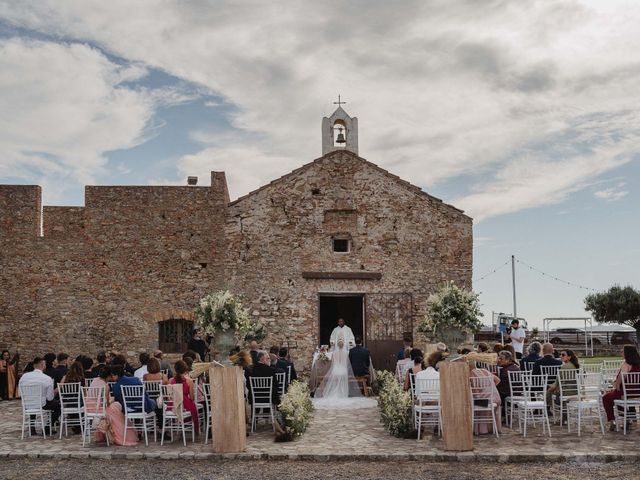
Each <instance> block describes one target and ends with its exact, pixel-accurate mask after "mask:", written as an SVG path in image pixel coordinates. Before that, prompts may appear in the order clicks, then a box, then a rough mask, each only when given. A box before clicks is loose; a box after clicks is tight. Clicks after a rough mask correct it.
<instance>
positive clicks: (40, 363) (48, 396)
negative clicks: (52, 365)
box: [18, 357, 60, 435]
mask: <svg viewBox="0 0 640 480" xmlns="http://www.w3.org/2000/svg"><path fill="white" fill-rule="evenodd" d="M44 368H45V362H44V358H42V357H36V358H34V359H33V371H32V372H28V373H23V374H22V376H21V377H20V382H18V387H19V388H20V389H22V388H24V387H28V386H31V385H37V386H39V387H40V388H41V395H42V399H41V403H40V404H41V405H42V408H43V409H44V410H48V411H50V412H51V425H54V424H55V423H56V421H57V420H58V417H59V416H60V403H59V402H58V401H57V400H56V398H55V396H56V393H57V392H56V391H55V390H54V388H53V379H52V378H51V377H49V376H48V375H45V374H44V372H43V370H44ZM46 434H47V435H51V434H53V432H52V431H50V430H48V429H47V430H46Z"/></svg>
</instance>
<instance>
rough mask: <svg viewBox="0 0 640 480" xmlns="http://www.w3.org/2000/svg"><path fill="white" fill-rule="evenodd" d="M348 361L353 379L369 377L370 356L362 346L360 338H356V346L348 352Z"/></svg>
mask: <svg viewBox="0 0 640 480" xmlns="http://www.w3.org/2000/svg"><path fill="white" fill-rule="evenodd" d="M349 361H350V362H351V368H352V369H353V375H354V376H355V377H366V376H369V364H370V363H371V356H370V355H369V350H367V349H366V348H364V347H363V346H362V337H360V336H359V335H358V336H356V346H355V347H353V348H352V349H351V350H349Z"/></svg>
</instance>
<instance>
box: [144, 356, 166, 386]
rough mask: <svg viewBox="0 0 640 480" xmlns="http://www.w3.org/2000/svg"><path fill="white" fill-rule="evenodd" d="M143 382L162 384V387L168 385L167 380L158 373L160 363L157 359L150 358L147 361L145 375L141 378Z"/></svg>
mask: <svg viewBox="0 0 640 480" xmlns="http://www.w3.org/2000/svg"><path fill="white" fill-rule="evenodd" d="M142 381H143V382H162V385H168V384H169V378H168V377H167V376H166V375H165V374H164V373H162V372H161V371H160V362H159V361H158V359H157V358H155V357H151V358H150V359H149V360H148V361H147V373H145V374H144V375H143V376H142Z"/></svg>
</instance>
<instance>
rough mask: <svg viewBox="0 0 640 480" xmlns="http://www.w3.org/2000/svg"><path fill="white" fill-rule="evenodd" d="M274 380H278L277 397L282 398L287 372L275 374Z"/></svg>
mask: <svg viewBox="0 0 640 480" xmlns="http://www.w3.org/2000/svg"><path fill="white" fill-rule="evenodd" d="M276 378H277V379H278V395H280V398H282V396H283V395H284V392H285V390H286V386H287V382H286V380H287V372H278V373H276Z"/></svg>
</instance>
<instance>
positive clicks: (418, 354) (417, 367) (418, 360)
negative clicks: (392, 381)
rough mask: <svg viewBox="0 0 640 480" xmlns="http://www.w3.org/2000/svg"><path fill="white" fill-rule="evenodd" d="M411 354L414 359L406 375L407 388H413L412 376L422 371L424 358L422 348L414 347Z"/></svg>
mask: <svg viewBox="0 0 640 480" xmlns="http://www.w3.org/2000/svg"><path fill="white" fill-rule="evenodd" d="M441 353H442V352H441ZM409 356H410V357H411V360H412V361H413V366H412V367H411V368H410V369H409V370H407V374H406V376H405V377H404V389H405V390H409V389H410V388H411V377H414V376H415V375H416V374H417V373H418V372H421V371H422V361H423V360H424V356H423V355H422V350H420V349H419V348H414V349H413V350H411V354H410V355H409Z"/></svg>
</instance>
